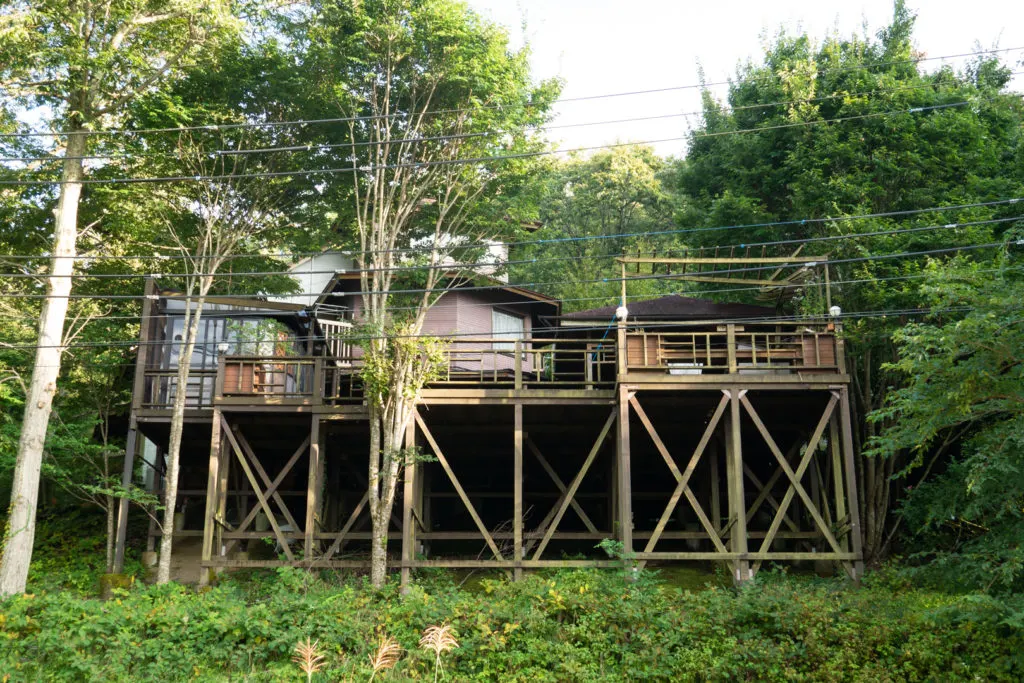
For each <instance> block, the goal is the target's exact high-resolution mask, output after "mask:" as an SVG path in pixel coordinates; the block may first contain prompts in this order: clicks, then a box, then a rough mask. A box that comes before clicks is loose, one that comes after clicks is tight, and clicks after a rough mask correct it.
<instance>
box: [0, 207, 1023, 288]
mask: <svg viewBox="0 0 1024 683" xmlns="http://www.w3.org/2000/svg"><path fill="white" fill-rule="evenodd" d="M1018 220H1024V215H1018V216H1008V217H1004V218H990V219H987V220H978V221H968V222H964V223H945V224H942V225H925V226H918V227H914V228H901V229H893V230H876V231H873V232H861V233H847V234H843V235H826V236H823V237H806V238H802V239H789V240H777V241H773V242H750V243H742V244H722V245H711V246H705V247H702V249H704V250H707V251H710V250H716V251H717V250H721V249H736V248H739V249H746V248H748V247H771V246H779V245H793V244H810V243H814V242H834V241H837V240H848V239H858V238H862V237H890V236H894V235H905V234H911V233H919V232H930V231H933V230H949V229H960V228H970V227H977V226H980V225H994V224H1000V223H1012V222H1014V221H1018ZM622 255H623V254H622V253H603V254H582V255H571V256H546V257H536V258H526V259H512V260H505V261H497V262H493V261H479V262H476V263H452V264H443V263H442V264H435V265H431V264H416V265H409V266H394V267H389V268H346V269H344V270H342V271H339V270H299V271H292V270H285V271H280V270H267V271H231V272H229V273H225V272H217V273H202V272H200V273H71V274H69V275H52V274H50V273H39V274H35V273H0V278H16V279H33V280H45V279H49V278H72V279H92V280H134V279H140V278H142V279H145V278H159V279H163V278H189V277H230V278H235V277H272V276H285V277H297V276H305V275H338V274H339V273H345V274H354V273H381V272H409V271H418V270H448V271H451V270H473V269H476V268H486V267H495V266H497V267H506V266H516V265H533V264H537V263H552V262H564V261H579V260H596V259H607V258H616V257H619V256H622ZM698 258H699V257H698ZM822 259H823V260H826V261H827V258H826V257H824V256H822ZM0 260H2V257H0ZM776 265H778V264H776ZM793 265H796V263H794V264H793ZM466 277H470V276H469V274H468V273H467V275H466Z"/></svg>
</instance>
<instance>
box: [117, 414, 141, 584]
mask: <svg viewBox="0 0 1024 683" xmlns="http://www.w3.org/2000/svg"><path fill="white" fill-rule="evenodd" d="M129 425H130V426H129V428H128V439H127V441H125V445H124V468H123V470H122V472H121V487H122V488H123V489H124V490H125V491H127V490H128V489H129V488H130V487H131V485H132V474H133V472H134V471H135V451H136V449H137V448H138V437H139V428H138V426H137V424H136V422H135V415H132V417H131V418H130V420H129ZM127 538H128V499H127V498H122V499H121V500H120V501H118V506H117V536H116V538H115V541H114V567H113V570H114V573H115V574H120V573H121V572H122V571H124V546H125V541H126V539H127Z"/></svg>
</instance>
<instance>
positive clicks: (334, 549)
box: [313, 491, 370, 564]
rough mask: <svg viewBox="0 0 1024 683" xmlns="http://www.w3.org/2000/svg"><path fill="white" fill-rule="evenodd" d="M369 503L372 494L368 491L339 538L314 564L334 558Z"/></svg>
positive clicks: (336, 538) (360, 500)
mask: <svg viewBox="0 0 1024 683" xmlns="http://www.w3.org/2000/svg"><path fill="white" fill-rule="evenodd" d="M368 502H370V492H369V491H366V492H365V493H363V497H362V498H360V499H359V503H358V504H356V507H355V509H353V510H352V514H350V515H349V516H348V521H346V522H345V526H343V527H342V528H341V531H340V532H338V535H337V537H335V539H334V542H333V543H331V545H330V547H329V548H327V551H326V552H325V553H324V554H323V555H321V556H320V557H319V558H318V559H317V560H316V561H315V562H314V563H313V564H316V563H317V562H326V561H327V560H329V559H331V558H332V557H334V553H336V552H338V549H339V548H341V544H342V542H343V541H344V540H345V537H346V536H347V535H348V532H349V531H351V530H352V527H353V526H354V525H355V523H356V520H357V519H359V514H360V513H361V512H362V511H363V508H364V507H366V504H367V503H368Z"/></svg>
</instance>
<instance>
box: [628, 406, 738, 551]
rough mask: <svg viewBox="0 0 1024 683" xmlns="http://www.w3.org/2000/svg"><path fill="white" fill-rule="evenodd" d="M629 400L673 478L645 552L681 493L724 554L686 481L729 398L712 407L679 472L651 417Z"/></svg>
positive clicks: (651, 548)
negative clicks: (681, 470) (694, 447)
mask: <svg viewBox="0 0 1024 683" xmlns="http://www.w3.org/2000/svg"><path fill="white" fill-rule="evenodd" d="M629 403H630V405H631V406H633V410H634V411H635V412H636V414H637V417H639V418H640V422H642V423H643V425H644V428H645V429H646V430H647V434H648V435H649V436H650V437H651V440H652V441H654V445H655V447H656V448H657V449H658V452H659V453H661V457H662V458H664V459H665V464H667V465H668V468H669V469H670V470H672V476H674V477H675V478H676V488H675V491H673V492H672V497H671V498H670V499H669V501H668V504H667V505H666V506H665V511H664V512H663V513H662V514H661V519H659V520H658V525H657V526H656V527H655V528H654V532H653V533H652V534H651V537H650V538H649V539H648V540H647V546H646V547H645V548H644V552H645V553H649V552H652V551H653V550H654V546H655V545H656V544H657V543H658V539H660V538H661V534H662V532H664V531H665V525H666V524H668V520H669V519H671V517H672V513H673V512H674V511H675V509H676V505H677V504H678V503H679V498H680V496H681V495H684V494H685V495H686V500H687V501H688V502H689V503H690V506H691V507H692V508H693V511H694V512H696V513H697V517H698V518H699V519H700V523H701V525H703V527H704V530H705V531H707V533H708V537H709V538H710V539H711V542H712V543H713V544H714V545H715V548H716V549H717V550H718V552H721V553H726V552H729V551H728V550H727V549H726V547H725V545H724V544H723V543H722V539H721V538H719V536H718V533H717V532H716V531H715V527H714V525H713V524H712V523H711V520H710V519H708V516H707V514H705V513H704V508H702V507H701V505H700V502H699V501H698V500H697V497H696V496H695V495H693V491H691V490H690V486H689V482H690V477H692V476H693V473H694V471H695V470H696V469H697V463H699V462H700V459H701V456H702V455H704V451H705V449H706V448H707V446H708V443H709V442H710V441H711V437H712V436H713V435H714V433H715V428H716V427H718V423H719V422H720V421H721V419H722V415H724V414H725V409H726V407H728V405H729V398H728V397H727V396H723V397H722V398H721V400H720V401H719V402H718V407H717V408H715V412H714V414H713V415H712V416H711V420H710V421H708V426H707V427H706V428H705V429H704V435H703V436H702V437H701V439H700V442H699V443H698V444H697V448H696V449H694V451H693V454H692V455H691V456H690V461H689V462H688V463H687V465H686V470H685V471H684V472H683V473H680V472H679V468H678V467H677V466H676V463H675V460H673V459H672V455H671V454H670V453H669V452H668V449H667V448H666V447H665V444H664V442H662V440H661V437H660V436H659V435H658V432H657V431H656V430H655V429H654V425H653V424H652V423H651V420H650V419H649V418H648V417H647V413H646V412H645V411H644V409H643V407H642V406H641V405H640V402H639V401H637V400H636V397H635V396H630V397H629Z"/></svg>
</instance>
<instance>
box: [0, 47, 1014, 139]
mask: <svg viewBox="0 0 1024 683" xmlns="http://www.w3.org/2000/svg"><path fill="white" fill-rule="evenodd" d="M1017 50H1024V47H1007V48H997V49H992V50H976V51H973V52H961V53H958V54H951V55H936V56H934V57H915V58H913V59H900V60H892V61H883V62H862V63H860V64H850V65H846V66H836V67H826V68H824V69H819V70H817V71H816V72H815V73H816V74H826V73H840V72H844V71H856V70H858V69H872V68H876V67H882V66H895V65H898V64H920V63H922V62H929V61H936V60H944V59H958V58H961V57H974V56H977V55H987V54H993V55H994V54H1000V53H1006V52H1014V51H1017ZM772 75H775V74H772ZM733 83H734V81H732V80H725V81H715V82H712V83H693V84H689V85H677V86H668V87H664V88H650V89H646V90H632V91H627V92H617V93H605V94H599V95H585V96H580V97H567V98H560V99H557V100H554V101H553V102H552V104H555V103H565V102H582V101H591V100H602V99H609V98H614V97H632V96H636V95H648V94H655V93H664V92H673V91H679V90H697V89H706V88H711V87H718V86H723V85H732V84H733ZM534 106H537V105H536V104H535V103H533V102H523V103H515V104H490V105H481V106H480V107H472V108H461V109H439V110H434V111H427V112H424V114H427V115H437V114H460V113H472V112H478V111H480V110H487V109H497V110H501V109H515V108H518V107H524V108H529V107H534ZM402 115H404V112H396V113H395V114H369V115H364V116H341V117H334V118H322V119H308V120H303V119H299V120H293V121H251V122H246V123H223V124H206V125H192V126H171V127H165V128H139V129H131V128H114V129H109V130H86V131H58V132H53V131H50V132H44V131H29V132H23V133H2V134H0V139H3V138H27V137H64V136H67V135H70V134H82V135H140V134H146V133H170V132H177V131H189V130H231V129H236V128H277V127H282V126H308V125H316V124H324V123H346V122H354V121H372V120H380V119H386V118H397V117H399V116H402Z"/></svg>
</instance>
